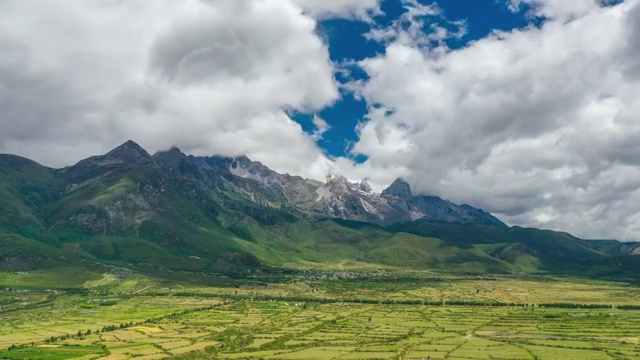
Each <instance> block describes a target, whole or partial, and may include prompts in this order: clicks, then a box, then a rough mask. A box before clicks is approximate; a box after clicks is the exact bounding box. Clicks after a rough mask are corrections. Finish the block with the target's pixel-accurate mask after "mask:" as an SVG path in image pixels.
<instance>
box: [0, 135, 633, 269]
mask: <svg viewBox="0 0 640 360" xmlns="http://www.w3.org/2000/svg"><path fill="white" fill-rule="evenodd" d="M638 253H640V243H621V242H618V241H612V240H601V241H589V240H581V239H578V238H575V237H573V236H571V235H569V234H566V233H560V232H553V231H548V230H539V229H526V228H521V227H509V226H507V225H506V224H504V223H503V222H501V221H500V220H499V219H497V218H496V217H494V216H493V215H491V214H490V213H488V212H486V211H484V210H482V209H478V208H475V207H473V206H470V205H466V204H463V205H456V204H453V203H451V202H449V201H447V200H444V199H441V198H439V197H437V196H425V195H418V194H414V193H413V192H412V190H411V187H410V185H409V184H408V183H407V182H405V181H403V180H402V179H398V180H396V181H395V182H393V184H391V185H390V186H389V187H388V188H387V189H385V190H384V191H382V192H381V193H375V192H374V191H372V189H371V187H370V186H369V185H368V184H367V183H366V181H362V182H356V183H353V182H350V181H349V180H347V179H346V178H345V177H342V176H337V175H329V176H327V179H326V181H325V182H320V181H316V180H310V179H304V178H301V177H299V176H292V175H288V174H279V173H277V172H275V171H273V170H271V169H269V168H268V167H266V166H264V165H262V164H261V163H259V162H254V161H251V160H250V159H249V158H247V157H246V156H240V157H233V158H232V157H224V156H211V157H195V156H188V155H186V154H184V153H183V152H182V151H180V149H178V148H172V149H170V150H168V151H163V152H158V153H156V154H154V155H150V154H149V153H148V152H147V151H145V150H144V149H143V148H142V147H140V146H139V145H138V144H136V143H134V142H133V141H127V142H126V143H124V144H123V145H121V146H119V147H117V148H115V149H113V150H112V151H110V152H108V153H107V154H105V155H100V156H93V157H90V158H87V159H85V160H82V161H80V162H78V163H77V164H75V165H73V166H69V167H66V168H63V169H52V168H48V167H45V166H42V165H39V164H37V163H36V162H34V161H31V160H28V159H25V158H22V157H18V156H15V155H0V270H25V269H38V268H54V267H59V266H67V265H77V264H104V265H117V266H123V267H129V268H134V269H136V270H140V271H147V272H160V271H165V272H166V271H170V272H175V271H180V272H187V273H206V274H210V273H225V274H234V273H240V272H243V271H245V270H247V269H273V268H279V267H282V266H285V265H290V266H300V267H331V266H346V265H349V266H371V265H374V266H392V267H404V268H415V269H432V270H446V271H464V272H473V273H484V272H498V273H513V272H518V273H520V272H525V273H539V272H546V273H548V272H551V273H559V274H580V275H589V276H601V277H603V276H607V277H612V276H614V277H615V276H618V277H624V276H627V277H628V276H632V277H633V276H636V275H637V273H638V272H640V256H637V254H638Z"/></svg>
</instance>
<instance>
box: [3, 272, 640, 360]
mask: <svg viewBox="0 0 640 360" xmlns="http://www.w3.org/2000/svg"><path fill="white" fill-rule="evenodd" d="M52 274H53V273H51V272H38V271H36V272H16V273H0V289H1V290H0V359H87V360H88V359H110V360H115V359H140V360H142V359H165V358H166V359H208V358H220V359H523V360H524V359H638V358H640V306H638V305H640V288H639V287H637V286H636V285H631V284H625V283H620V282H607V281H595V280H587V279H578V278H559V277H545V276H523V277H517V276H497V275H496V276H488V275H487V276H478V275H460V274H447V273H430V272H408V271H404V272H396V271H392V270H373V269H367V270H336V271H324V272H320V271H314V270H305V271H290V272H288V273H286V274H277V276H276V275H273V274H253V275H250V276H247V278H246V279H243V280H235V281H232V280H230V279H227V280H226V281H229V283H228V286H220V285H219V286H204V285H199V284H190V283H188V282H187V281H186V280H188V279H189V277H190V275H189V274H182V275H183V279H182V281H167V280H158V279H156V278H153V277H148V276H142V275H139V274H135V273H132V272H126V271H116V270H114V271H111V272H103V273H98V272H91V271H86V270H83V269H80V268H64V269H61V270H60V271H58V272H57V273H56V275H55V276H53V275H52ZM63 280H64V281H63ZM74 281H75V283H74ZM224 281H225V279H222V280H221V281H220V283H224ZM52 284H63V285H64V286H62V287H61V286H52Z"/></svg>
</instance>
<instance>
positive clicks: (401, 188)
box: [382, 178, 413, 199]
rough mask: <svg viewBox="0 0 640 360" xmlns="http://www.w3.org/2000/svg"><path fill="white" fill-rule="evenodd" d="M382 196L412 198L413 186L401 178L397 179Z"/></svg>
mask: <svg viewBox="0 0 640 360" xmlns="http://www.w3.org/2000/svg"><path fill="white" fill-rule="evenodd" d="M382 195H387V196H397V197H399V198H404V199H406V198H410V197H411V196H412V195H413V193H412V192H411V186H410V185H409V183H407V182H406V181H404V180H402V179H401V178H398V179H396V181H394V182H393V183H392V184H391V185H389V187H388V188H386V189H384V190H383V191H382Z"/></svg>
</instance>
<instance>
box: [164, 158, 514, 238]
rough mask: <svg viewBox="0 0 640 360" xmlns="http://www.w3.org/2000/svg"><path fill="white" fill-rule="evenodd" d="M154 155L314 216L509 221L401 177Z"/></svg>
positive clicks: (174, 167)
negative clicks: (223, 176)
mask: <svg viewBox="0 0 640 360" xmlns="http://www.w3.org/2000/svg"><path fill="white" fill-rule="evenodd" d="M153 159H154V160H155V161H156V162H157V163H158V164H160V165H161V166H163V167H165V168H166V169H168V170H169V171H173V172H177V173H180V174H183V175H185V174H187V173H188V171H193V169H194V168H195V169H200V171H203V172H206V171H217V172H220V173H225V172H228V173H229V174H232V175H234V176H236V177H239V178H243V179H246V180H253V181H254V182H255V183H254V184H253V185H254V186H253V187H252V189H253V191H251V196H252V197H254V198H259V197H260V195H261V194H262V193H275V194H278V195H279V196H281V197H283V198H284V199H285V200H286V202H288V203H289V204H290V205H292V206H293V207H294V208H295V209H297V211H298V212H299V213H300V214H303V215H304V216H306V217H310V218H338V219H343V220H357V221H365V222H371V223H375V224H379V225H385V226H386V225H391V224H393V223H397V222H403V221H412V220H417V219H423V218H426V219H431V220H441V221H457V222H462V223H467V222H479V223H486V224H494V225H499V226H506V225H505V224H504V223H502V222H501V221H500V220H498V219H497V218H495V217H494V216H492V215H491V214H489V213H488V212H485V211H483V210H481V209H477V208H474V207H472V206H470V205H456V204H453V203H451V202H449V201H446V200H443V199H441V198H439V197H437V196H423V195H414V194H413V193H412V191H411V187H410V185H409V184H408V183H407V182H405V181H404V180H402V179H397V180H396V181H395V182H393V183H392V184H391V185H390V186H389V187H388V188H387V189H385V190H384V191H383V192H382V193H374V192H373V190H372V189H371V186H369V184H368V183H367V182H366V181H361V182H355V183H354V182H350V181H349V180H348V179H347V178H345V177H344V176H340V175H333V176H328V178H327V181H326V182H325V183H322V182H320V181H316V180H311V179H304V178H302V177H299V176H292V175H289V174H279V173H277V172H275V171H273V170H271V169H269V168H268V167H266V166H264V165H262V164H261V163H259V162H254V161H251V160H250V159H249V158H247V157H246V156H240V157H236V158H229V157H222V156H213V157H194V156H187V155H185V154H184V153H182V152H181V151H180V150H179V149H177V148H173V149H171V150H169V151H165V152H158V153H156V154H155V155H154V156H153ZM186 169H190V170H186Z"/></svg>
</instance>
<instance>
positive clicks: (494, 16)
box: [292, 0, 539, 162]
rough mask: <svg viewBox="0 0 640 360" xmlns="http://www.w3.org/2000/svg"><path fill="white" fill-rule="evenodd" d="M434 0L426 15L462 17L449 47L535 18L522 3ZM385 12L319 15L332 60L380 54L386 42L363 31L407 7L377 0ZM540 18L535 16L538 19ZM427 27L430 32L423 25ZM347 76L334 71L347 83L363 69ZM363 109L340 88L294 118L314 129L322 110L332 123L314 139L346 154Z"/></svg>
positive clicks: (444, 21) (335, 152)
mask: <svg viewBox="0 0 640 360" xmlns="http://www.w3.org/2000/svg"><path fill="white" fill-rule="evenodd" d="M419 2H420V3H421V4H424V5H430V4H434V2H432V1H424V0H421V1H419ZM435 4H436V5H437V6H438V7H439V8H440V9H441V11H442V14H441V16H438V17H432V18H431V20H430V21H433V22H438V23H440V24H443V25H444V26H446V25H447V23H448V22H450V21H464V22H465V25H466V30H467V31H466V34H465V35H464V36H463V37H462V38H460V39H457V38H453V39H448V40H447V46H448V47H449V48H451V49H456V48H460V47H464V46H465V45H466V44H468V43H469V42H470V41H474V40H478V39H482V38H484V37H486V36H487V35H489V34H490V33H491V32H493V31H494V30H503V31H509V30H512V29H518V28H523V27H526V26H529V25H531V24H532V23H535V21H536V19H532V18H531V17H530V16H527V14H526V8H523V9H522V10H521V11H520V12H515V13H514V12H513V11H510V10H509V9H508V7H507V3H506V2H501V1H497V0H473V1H460V0H440V1H437V2H435ZM381 10H382V12H383V14H381V15H377V16H374V17H373V20H374V23H370V22H365V21H360V20H348V19H330V20H324V21H320V23H319V29H318V31H319V32H320V33H321V34H322V36H323V37H324V38H325V41H326V42H327V45H328V48H329V53H330V57H331V60H332V61H333V62H335V63H344V62H349V61H360V60H362V59H366V58H371V57H374V56H376V55H378V54H383V53H384V51H385V47H384V46H383V45H382V44H380V43H379V42H376V41H373V40H368V39H366V38H365V35H366V34H367V33H368V32H369V31H370V30H371V29H372V27H384V26H387V25H388V24H389V23H390V22H391V21H393V20H396V19H397V18H398V17H399V16H400V15H401V14H403V13H404V12H405V11H406V9H405V5H404V4H403V3H402V1H401V0H385V1H383V2H382V3H381ZM537 20H538V21H539V19H537ZM425 32H429V29H428V28H425ZM351 70H352V74H351V76H349V77H345V76H342V75H341V74H336V79H337V80H338V81H339V82H341V83H345V82H348V81H351V80H357V79H366V74H364V73H363V72H362V71H358V69H357V68H353V67H352V68H351ZM366 114H367V104H366V102H365V101H364V100H362V99H356V97H355V96H354V94H352V93H350V92H348V91H343V92H342V96H341V98H340V99H339V100H338V101H337V102H336V103H335V104H334V105H333V106H329V107H327V108H324V109H322V110H321V111H319V112H316V113H295V114H293V116H292V118H293V119H294V120H296V121H298V122H299V123H300V124H301V125H302V127H303V129H304V130H305V131H307V132H308V133H309V134H312V133H313V132H314V131H315V126H314V125H313V122H312V119H313V116H314V115H318V116H320V117H321V118H322V119H324V120H325V121H326V122H327V123H328V124H329V125H330V126H331V129H329V130H328V131H327V132H326V133H324V136H323V138H322V139H320V140H318V145H319V146H320V147H322V149H324V150H325V151H326V153H327V154H328V155H330V156H334V157H340V156H350V154H349V151H348V150H349V144H351V143H353V142H355V141H357V139H358V135H357V132H356V125H357V123H358V122H359V121H363V119H364V117H365V115H366ZM353 159H354V160H356V161H358V162H362V161H364V160H366V157H363V156H354V157H353Z"/></svg>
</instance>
